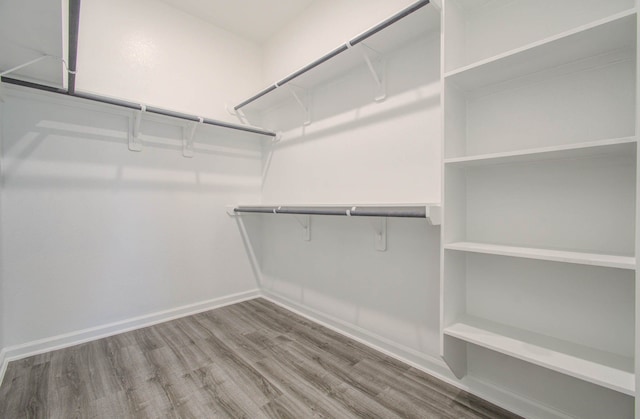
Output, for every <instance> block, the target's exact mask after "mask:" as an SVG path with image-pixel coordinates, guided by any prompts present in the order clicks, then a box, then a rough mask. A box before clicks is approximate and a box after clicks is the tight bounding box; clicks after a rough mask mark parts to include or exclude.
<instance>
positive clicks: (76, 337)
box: [0, 289, 261, 384]
mask: <svg viewBox="0 0 640 419" xmlns="http://www.w3.org/2000/svg"><path fill="white" fill-rule="evenodd" d="M260 296H261V293H260V290H258V289H255V290H251V291H245V292H241V293H237V294H232V295H227V296H224V297H220V298H214V299H212V300H207V301H201V302H199V303H194V304H188V305H185V306H181V307H176V308H172V309H169V310H164V311H158V312H156V313H151V314H145V315H143V316H138V317H134V318H131V319H127V320H123V321H119V322H115V323H109V324H105V325H102V326H96V327H91V328H88V329H84V330H78V331H75V332H71V333H66V334H62V335H58V336H52V337H49V338H45V339H39V340H35V341H32V342H27V343H24V344H21V345H15V346H9V347H7V348H3V349H2V350H1V351H0V384H2V380H3V378H4V373H5V371H6V369H7V364H8V363H9V362H11V361H15V360H18V359H22V358H27V357H29V356H33V355H38V354H41V353H45V352H49V351H55V350H57V349H62V348H67V347H69V346H75V345H79V344H81V343H85V342H89V341H92V340H96V339H102V338H105V337H108V336H113V335H117V334H119V333H124V332H129V331H131V330H136V329H141V328H143V327H148V326H152V325H154V324H158V323H163V322H166V321H170V320H174V319H177V318H180V317H185V316H190V315H192V314H197V313H201V312H203V311H209V310H213V309H215V308H220V307H224V306H228V305H231V304H236V303H240V302H242V301H247V300H252V299H254V298H258V297H260Z"/></svg>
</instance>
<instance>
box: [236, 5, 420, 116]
mask: <svg viewBox="0 0 640 419" xmlns="http://www.w3.org/2000/svg"><path fill="white" fill-rule="evenodd" d="M427 4H429V0H419V1H417V2H415V3H414V4H412V5H411V6H409V7H407V8H406V9H404V10H401V11H400V12H398V13H396V14H395V15H393V16H391V17H390V18H388V19H386V20H384V21H382V22H380V23H379V24H377V25H376V26H374V27H373V28H371V29H369V30H367V31H365V32H363V33H362V34H360V35H358V36H356V37H355V38H353V39H352V40H351V41H349V42H346V43H344V44H342V45H340V46H339V47H338V48H336V49H334V50H333V51H331V52H329V53H327V54H325V55H323V56H322V57H320V58H318V59H317V60H315V61H313V62H312V63H310V64H308V65H306V66H304V67H302V68H301V69H300V70H298V71H296V72H294V73H292V74H290V75H288V76H287V77H285V78H284V79H282V80H280V81H279V82H277V83H275V84H273V85H271V86H269V87H267V88H266V89H264V90H262V91H260V92H258V93H257V94H256V95H254V96H251V97H250V98H249V99H247V100H245V101H244V102H242V103H240V104H239V105H237V106H234V108H233V109H235V110H236V111H237V110H238V109H240V108H242V107H244V106H246V105H248V104H249V103H251V102H253V101H255V100H257V99H260V98H261V97H262V96H264V95H266V94H267V93H270V92H272V91H274V90H275V89H277V88H278V87H280V86H282V85H284V84H286V83H288V82H290V81H291V80H293V79H295V78H296V77H298V76H300V75H302V74H304V73H306V72H308V71H309V70H312V69H313V68H315V67H317V66H319V65H320V64H322V63H324V62H326V61H329V60H330V59H332V58H333V57H335V56H336V55H338V54H341V53H343V52H345V51H346V50H348V49H349V47H350V46H354V45H357V44H359V43H360V42H362V41H364V40H366V39H367V38H369V37H371V36H373V35H375V34H377V33H378V32H380V31H381V30H383V29H384V28H387V27H389V26H391V25H393V24H394V23H396V22H397V21H399V20H400V19H402V18H404V17H406V16H408V15H410V14H411V13H413V12H415V11H416V10H419V9H421V8H423V7H424V6H426V5H427Z"/></svg>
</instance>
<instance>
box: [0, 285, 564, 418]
mask: <svg viewBox="0 0 640 419" xmlns="http://www.w3.org/2000/svg"><path fill="white" fill-rule="evenodd" d="M260 297H262V298H264V299H265V300H268V301H271V302H272V303H274V304H277V305H279V306H281V307H282V308H284V309H286V310H289V311H291V312H294V313H296V314H298V315H300V316H303V317H305V318H307V319H309V320H311V321H313V322H315V323H318V324H320V325H322V326H325V327H327V328H329V329H331V330H333V331H335V332H337V333H340V334H341V335H344V336H346V337H348V338H350V339H353V340H355V341H357V342H360V343H362V344H364V345H366V346H368V347H370V348H372V349H375V350H377V351H380V352H382V353H384V354H386V355H388V356H390V357H392V358H395V359H397V360H399V361H402V362H404V363H406V364H408V365H411V366H413V367H415V368H417V369H419V370H421V371H424V372H426V373H427V374H430V375H432V376H434V377H436V378H439V379H441V380H443V381H444V382H446V383H449V384H451V385H453V386H455V387H458V388H460V389H461V390H465V391H468V392H470V393H472V394H475V395H476V396H478V397H481V398H483V399H485V400H488V401H489V402H492V403H494V404H496V405H498V406H502V407H504V408H505V409H509V410H511V411H512V412H514V413H516V414H519V415H522V416H525V417H548V418H562V419H566V418H568V416H566V415H565V414H563V413H561V412H559V411H557V410H554V409H550V408H548V407H546V406H543V405H540V404H538V403H536V402H535V401H533V400H529V399H526V398H523V397H521V396H519V395H517V394H512V393H510V392H508V391H507V390H505V389H502V388H497V387H495V386H491V385H488V384H487V383H484V382H481V381H478V380H476V379H473V378H471V377H467V378H465V379H464V381H460V380H458V379H456V378H455V376H454V375H453V373H451V371H450V370H449V368H448V367H447V366H446V364H445V363H444V361H442V360H441V359H440V358H437V357H433V356H429V355H427V354H423V353H420V352H418V351H417V350H415V349H412V348H409V347H406V346H404V345H400V344H398V343H395V342H393V341H391V340H389V339H387V338H385V337H382V336H379V335H376V334H375V333H372V332H370V331H368V330H366V329H363V328H361V327H359V326H357V325H354V324H351V323H349V322H346V321H344V320H341V319H338V318H335V317H333V316H331V315H328V314H325V313H322V312H319V311H317V310H314V309H312V308H309V307H305V306H303V305H301V304H299V303H297V302H295V301H293V300H290V299H288V298H286V297H283V296H280V295H277V294H274V293H272V292H269V291H267V290H262V291H260V290H258V289H255V290H251V291H246V292H242V293H238V294H233V295H228V296H225V297H221V298H214V299H212V300H208V301H202V302H199V303H195V304H189V305H185V306H182V307H177V308H173V309H170V310H165V311H160V312H156V313H152V314H147V315H144V316H139V317H134V318H131V319H127V320H123V321H120V322H116V323H110V324H106V325H102V326H97V327H92V328H89V329H84V330H80V331H76V332H72V333H67V334H63V335H58V336H53V337H50V338H46V339H40V340H37V341H33V342H28V343H25V344H22V345H15V346H10V347H7V348H3V349H2V350H0V385H1V384H2V380H3V378H4V375H5V372H6V370H7V365H8V363H9V362H10V361H15V360H18V359H22V358H26V357H29V356H33V355H37V354H41V353H45V352H49V351H53V350H57V349H62V348H66V347H70V346H74V345H78V344H81V343H85V342H89V341H92V340H96V339H101V338H104V337H108V336H113V335H116V334H119V333H124V332H128V331H131V330H136V329H141V328H143V327H148V326H152V325H154V324H158V323H162V322H166V321H170V320H174V319H177V318H180V317H185V316H190V315H192V314H197V313H201V312H203V311H209V310H213V309H215V308H220V307H224V306H227V305H231V304H236V303H240V302H242V301H247V300H252V299H255V298H260Z"/></svg>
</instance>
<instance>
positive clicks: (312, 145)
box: [247, 2, 441, 365]
mask: <svg viewBox="0 0 640 419" xmlns="http://www.w3.org/2000/svg"><path fill="white" fill-rule="evenodd" d="M343 3H345V2H343ZM327 4H328V3H327ZM372 9H374V7H372ZM395 11H396V10H394V12H395ZM327 13H328V12H327ZM363 13H364V12H363ZM388 13H389V14H390V12H388ZM315 16H316V19H317V20H314V21H313V22H311V20H312V19H313V16H312V15H308V16H305V17H303V18H302V19H301V20H300V21H299V22H305V23H304V24H303V23H300V27H303V26H304V28H305V30H304V31H302V30H301V32H300V36H299V37H298V36H297V35H296V36H293V35H290V36H292V37H293V39H296V43H297V42H300V43H301V44H302V43H303V42H304V41H303V39H304V37H305V36H307V35H308V34H310V33H311V32H307V29H308V28H320V27H326V26H327V25H329V26H330V25H332V24H333V22H332V21H331V20H327V19H329V18H328V15H327V14H322V13H318V14H317V15H315ZM370 17H372V16H370ZM385 17H386V16H385ZM380 18H382V17H380ZM305 19H306V20H305ZM345 24H346V23H345ZM323 25H325V26H323ZM355 27H356V28H357V25H355ZM338 28H339V25H338ZM352 28H354V27H353V26H352ZM294 29H295V28H288V29H287V31H288V32H287V33H293V31H294ZM338 30H339V29H338ZM318 33H322V34H323V36H324V34H327V31H326V30H325V31H322V32H316V37H317V38H322V37H320V36H317V35H318ZM351 35H353V34H351ZM266 52H267V54H269V52H270V51H269V48H268V47H267V49H266ZM267 57H268V58H267V59H266V63H269V60H270V59H272V60H273V61H274V62H276V61H278V62H280V61H281V62H286V63H292V62H294V63H298V64H296V65H299V63H300V60H301V58H303V59H304V58H307V57H306V54H304V53H302V52H301V51H300V50H299V49H298V48H294V47H293V46H290V47H289V48H288V49H287V47H286V45H284V44H283V45H281V48H280V49H278V51H277V53H275V52H274V55H272V56H270V57H269V56H267ZM439 57H440V38H439V34H437V33H436V34H431V35H429V36H428V37H425V38H424V39H419V40H416V41H414V42H412V43H410V44H408V45H406V46H404V47H402V48H399V49H397V50H396V51H394V52H393V53H391V54H389V55H388V56H387V57H386V58H387V77H388V80H387V86H388V92H387V93H388V97H387V99H386V100H385V101H384V102H381V103H376V102H374V101H373V96H374V94H373V92H374V88H373V86H374V85H373V81H372V79H371V76H370V74H369V73H368V72H367V70H366V68H365V67H364V65H363V66H361V67H359V68H356V69H354V70H352V71H350V72H349V73H348V74H345V75H344V76H342V77H337V78H335V79H332V80H330V81H329V82H328V83H326V84H325V85H321V86H318V87H317V88H315V89H314V90H313V99H312V105H311V114H312V122H311V124H310V125H308V126H303V125H302V118H301V112H300V108H299V107H298V106H297V104H296V103H295V102H294V101H293V100H292V101H290V102H288V103H283V104H281V105H280V106H277V107H274V108H273V109H270V110H269V111H268V112H266V113H265V115H264V117H263V121H262V122H263V124H264V125H265V126H267V127H271V128H274V129H277V130H282V132H283V135H282V139H281V141H280V142H279V143H276V144H273V145H269V146H265V149H264V171H265V176H264V183H263V189H262V199H263V202H264V203H280V204H292V203H299V204H331V203H342V204H351V203H361V204H362V203H370V204H376V203H387V204H389V203H420V202H422V203H425V202H440V178H441V177H440V154H441V153H440V96H439V95H440V84H439V77H440V64H439ZM307 59H308V58H307ZM268 66H269V64H266V65H265V68H268ZM268 72H269V70H266V73H268ZM260 220H261V222H262V225H261V230H260V229H258V228H257V227H255V229H256V231H253V230H252V229H251V228H248V229H247V230H248V234H249V236H250V237H262V241H261V248H262V252H261V256H262V259H261V268H262V275H263V279H264V283H263V284H262V285H263V288H264V289H265V290H266V291H267V292H268V293H269V294H270V295H272V296H274V298H276V299H277V300H279V301H281V302H284V303H285V304H289V305H290V306H294V307H297V308H298V309H300V310H301V311H303V312H305V313H307V314H309V315H312V316H314V317H315V318H321V319H323V320H324V321H327V322H328V323H330V324H331V325H332V326H335V327H337V328H340V329H341V330H344V331H348V332H349V333H352V334H353V335H354V336H356V337H358V338H361V339H364V340H366V341H368V342H370V343H374V344H376V345H378V346H379V347H382V348H384V349H386V350H389V351H391V352H393V353H395V354H397V355H402V356H405V357H408V358H410V359H412V360H414V361H415V362H419V363H422V364H423V365H427V364H428V363H429V362H431V361H433V359H435V358H437V356H438V347H439V342H440V337H439V236H440V229H439V227H433V226H429V225H428V224H427V221H426V220H417V219H411V220H407V219H390V220H389V224H388V232H387V240H388V249H387V251H386V252H378V251H376V250H375V246H374V236H375V223H376V222H377V219H363V218H346V217H326V216H325V217H322V216H313V217H311V223H312V227H311V229H312V232H311V241H308V242H306V241H304V240H303V239H302V228H301V226H300V224H299V223H298V221H297V220H296V218H295V217H288V216H268V215H265V216H261V217H260ZM256 240H257V239H256ZM414 355H415V356H414Z"/></svg>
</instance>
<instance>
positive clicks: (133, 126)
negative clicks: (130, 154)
mask: <svg viewBox="0 0 640 419" xmlns="http://www.w3.org/2000/svg"><path fill="white" fill-rule="evenodd" d="M146 110H147V107H146V106H145V105H140V110H139V111H134V113H133V117H131V118H129V150H131V151H142V138H140V137H141V134H140V127H141V125H142V114H144V113H145V112H146Z"/></svg>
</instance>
